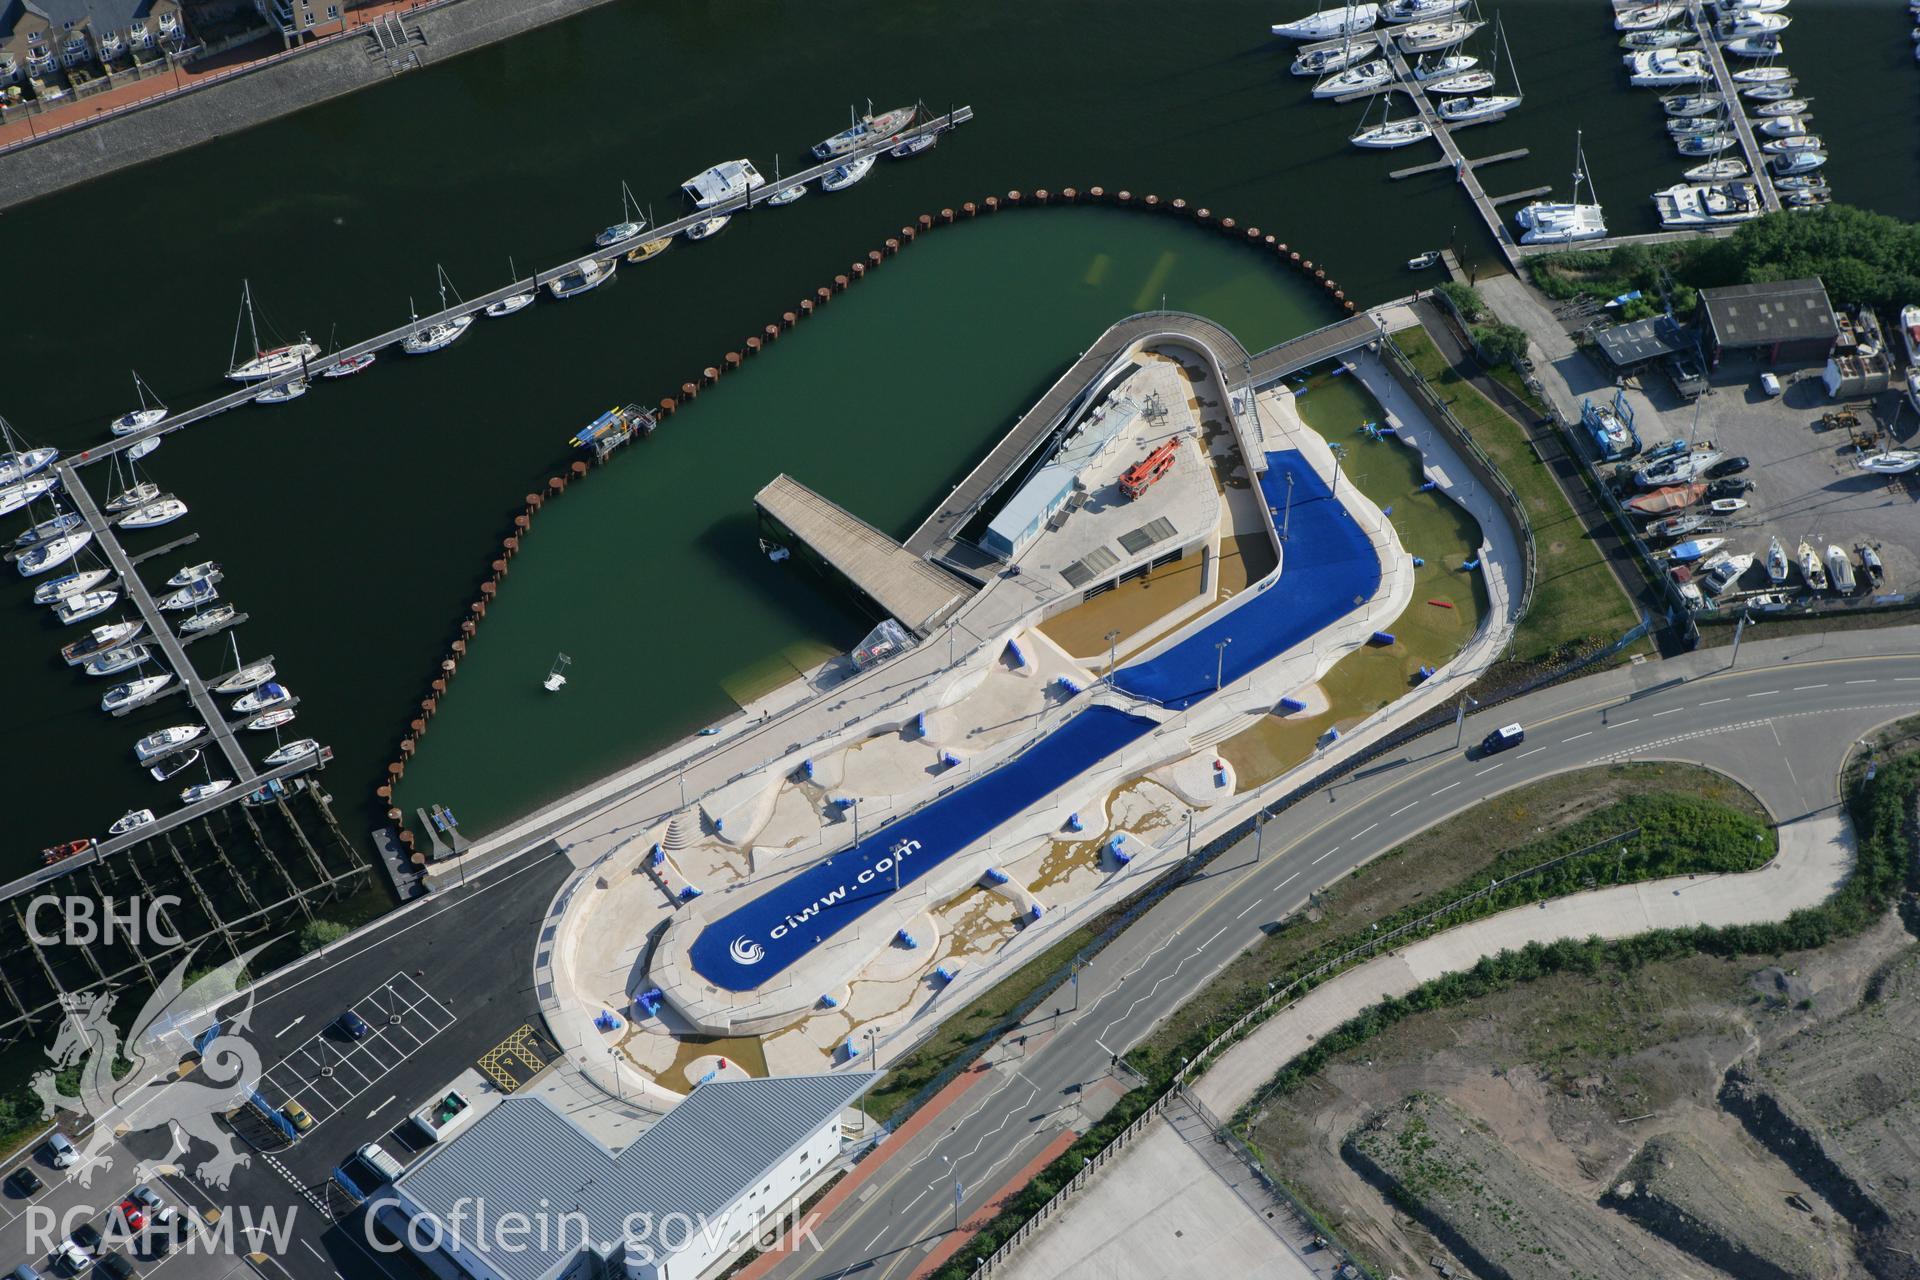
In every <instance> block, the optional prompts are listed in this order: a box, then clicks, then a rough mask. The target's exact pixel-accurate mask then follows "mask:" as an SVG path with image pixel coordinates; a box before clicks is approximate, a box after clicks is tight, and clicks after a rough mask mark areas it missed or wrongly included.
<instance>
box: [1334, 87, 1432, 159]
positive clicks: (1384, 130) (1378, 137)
mask: <svg viewBox="0 0 1920 1280" xmlns="http://www.w3.org/2000/svg"><path fill="white" fill-rule="evenodd" d="M1392 96H1393V95H1391V94H1382V95H1381V97H1382V100H1383V101H1385V102H1386V105H1385V106H1384V107H1383V108H1382V110H1381V116H1380V123H1379V124H1374V125H1370V124H1368V123H1367V118H1366V116H1365V115H1362V116H1361V117H1360V127H1359V128H1358V129H1355V130H1354V131H1353V135H1352V137H1350V138H1349V139H1348V141H1349V142H1351V143H1353V145H1354V146H1356V147H1366V148H1369V149H1371V150H1376V151H1380V150H1388V149H1391V148H1393V147H1405V146H1411V145H1412V144H1413V143H1416V142H1419V141H1421V140H1422V139H1424V138H1431V137H1432V136H1433V126H1431V125H1429V124H1428V123H1427V122H1426V119H1425V117H1423V116H1409V117H1407V118H1406V119H1405V120H1390V119H1388V118H1387V117H1388V115H1389V114H1390V113H1391V112H1392V110H1393V105H1392V102H1391V101H1390V99H1391V98H1392Z"/></svg>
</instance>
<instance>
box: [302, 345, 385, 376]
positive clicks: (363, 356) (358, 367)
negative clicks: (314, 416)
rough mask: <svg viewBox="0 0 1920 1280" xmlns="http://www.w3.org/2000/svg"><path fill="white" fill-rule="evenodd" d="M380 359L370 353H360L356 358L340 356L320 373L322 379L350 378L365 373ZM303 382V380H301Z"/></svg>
mask: <svg viewBox="0 0 1920 1280" xmlns="http://www.w3.org/2000/svg"><path fill="white" fill-rule="evenodd" d="M379 358H380V357H379V356H378V355H376V354H374V353H373V352H371V351H362V352H361V353H360V354H359V355H357V356H341V357H340V358H339V359H338V360H335V361H334V362H333V363H332V364H329V365H328V366H327V367H326V368H324V369H322V370H321V371H320V376H321V377H323V378H351V377H352V376H353V375H354V374H356V373H365V372H366V371H367V370H368V369H371V368H372V367H373V362H374V361H376V360H378V359H379ZM302 381H305V379H302Z"/></svg>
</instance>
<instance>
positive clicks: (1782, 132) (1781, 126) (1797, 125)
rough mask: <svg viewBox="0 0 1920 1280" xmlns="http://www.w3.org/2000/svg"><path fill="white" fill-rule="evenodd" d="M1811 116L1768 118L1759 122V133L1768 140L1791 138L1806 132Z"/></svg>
mask: <svg viewBox="0 0 1920 1280" xmlns="http://www.w3.org/2000/svg"><path fill="white" fill-rule="evenodd" d="M1812 119H1813V117H1812V116H1797V115H1784V116H1768V117H1767V118H1766V119H1764V120H1762V121H1760V123H1759V126H1758V127H1759V131H1760V132H1761V133H1764V134H1766V135H1767V136H1768V137H1769V138H1791V137H1795V136H1796V135H1800V134H1804V133H1806V132H1807V124H1808V122H1809V121H1811V120H1812Z"/></svg>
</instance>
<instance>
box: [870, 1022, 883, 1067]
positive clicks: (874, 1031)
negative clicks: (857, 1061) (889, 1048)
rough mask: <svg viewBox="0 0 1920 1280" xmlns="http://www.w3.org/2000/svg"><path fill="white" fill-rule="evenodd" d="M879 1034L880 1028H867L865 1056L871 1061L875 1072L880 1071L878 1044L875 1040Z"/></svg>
mask: <svg viewBox="0 0 1920 1280" xmlns="http://www.w3.org/2000/svg"><path fill="white" fill-rule="evenodd" d="M879 1034H880V1028H878V1027H868V1028H867V1056H868V1057H869V1058H872V1059H873V1069H874V1070H875V1071H878V1070H879V1069H880V1042H879V1041H878V1040H877V1039H875V1037H876V1036H878V1035H879Z"/></svg>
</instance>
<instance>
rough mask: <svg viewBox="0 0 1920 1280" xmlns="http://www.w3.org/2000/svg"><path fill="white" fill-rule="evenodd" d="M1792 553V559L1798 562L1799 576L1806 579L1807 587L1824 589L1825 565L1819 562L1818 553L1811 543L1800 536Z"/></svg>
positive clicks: (1825, 581) (1825, 586)
mask: <svg viewBox="0 0 1920 1280" xmlns="http://www.w3.org/2000/svg"><path fill="white" fill-rule="evenodd" d="M1793 554H1794V559H1795V560H1797V561H1799V563H1800V576H1801V577H1802V578H1804V579H1806V583H1807V586H1808V588H1809V589H1810V590H1813V591H1825V590H1826V589H1827V570H1826V566H1824V565H1822V564H1821V563H1820V553H1819V552H1817V551H1815V550H1814V549H1813V544H1812V543H1810V542H1808V541H1807V540H1806V539H1805V538H1802V539H1801V540H1800V545H1799V546H1798V547H1797V548H1795V549H1794V553H1793Z"/></svg>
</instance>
